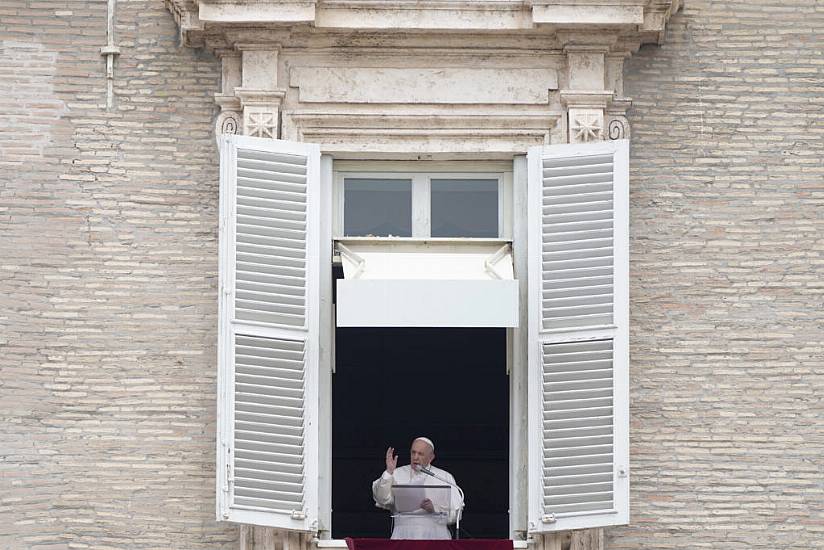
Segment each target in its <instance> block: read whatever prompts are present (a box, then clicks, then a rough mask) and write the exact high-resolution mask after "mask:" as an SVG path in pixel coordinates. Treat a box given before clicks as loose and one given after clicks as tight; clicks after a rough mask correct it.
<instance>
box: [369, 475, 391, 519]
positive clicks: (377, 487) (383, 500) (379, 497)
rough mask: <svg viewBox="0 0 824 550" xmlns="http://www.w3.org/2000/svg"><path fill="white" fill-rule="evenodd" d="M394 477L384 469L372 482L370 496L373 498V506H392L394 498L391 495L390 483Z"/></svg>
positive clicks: (387, 507) (389, 507)
mask: <svg viewBox="0 0 824 550" xmlns="http://www.w3.org/2000/svg"><path fill="white" fill-rule="evenodd" d="M393 483H394V478H393V477H392V475H391V474H390V473H389V472H386V471H384V472H383V474H382V475H381V477H379V478H378V479H376V480H375V481H373V482H372V497H373V498H374V499H375V506H377V507H379V508H386V509H387V510H389V509H391V508H392V504H393V503H394V501H395V499H394V497H393V496H392V484H393Z"/></svg>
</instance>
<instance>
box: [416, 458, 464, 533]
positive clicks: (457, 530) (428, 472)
mask: <svg viewBox="0 0 824 550" xmlns="http://www.w3.org/2000/svg"><path fill="white" fill-rule="evenodd" d="M418 471H419V472H422V473H424V474H426V475H428V476H432V477H434V478H435V479H437V480H438V481H442V482H443V483H446V484H448V485H451V486H453V487H454V488H456V489H457V490H458V496H460V497H461V505H460V507H459V508H458V509H457V510H456V514H457V516H456V523H455V534H456V536H457V538H460V531H461V516H462V515H463V508H464V506H465V504H466V497H465V496H464V492H463V490H462V489H461V488H460V487H458V484H457V483H455V482H453V481H449V480H448V479H444V478H443V477H441V476H439V475H438V474H436V473H435V472H433V471H432V470H430V469H429V468H427V467H426V466H419V468H418Z"/></svg>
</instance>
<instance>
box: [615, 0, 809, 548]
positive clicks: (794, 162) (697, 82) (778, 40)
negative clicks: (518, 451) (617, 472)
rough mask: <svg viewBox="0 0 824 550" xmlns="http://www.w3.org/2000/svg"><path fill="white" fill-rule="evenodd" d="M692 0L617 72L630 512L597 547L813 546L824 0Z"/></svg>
mask: <svg viewBox="0 0 824 550" xmlns="http://www.w3.org/2000/svg"><path fill="white" fill-rule="evenodd" d="M686 4H687V5H686V7H685V9H684V10H683V11H682V12H681V13H679V14H677V15H676V16H675V17H674V18H673V19H672V20H671V22H670V24H669V26H668V33H667V38H666V41H665V44H664V45H663V46H662V47H660V48H659V47H645V48H643V49H642V50H641V51H640V52H639V53H638V54H636V55H635V56H634V57H633V58H632V59H631V60H630V61H629V63H628V66H627V67H626V71H625V83H624V86H625V90H626V93H627V95H628V96H630V97H632V98H634V100H635V101H634V104H633V109H632V112H631V120H632V123H633V127H632V130H633V136H632V138H633V139H632V180H631V181H632V183H631V185H632V191H631V201H632V202H631V206H632V212H631V224H632V225H631V239H632V240H631V246H632V249H631V250H632V252H631V254H632V255H631V267H630V269H631V280H632V286H631V289H630V291H631V304H632V310H631V322H632V332H631V337H632V340H631V342H632V347H631V354H632V367H631V376H632V378H631V392H632V393H631V398H632V401H631V413H632V425H631V430H632V432H631V460H632V473H631V484H632V485H631V487H632V496H631V506H632V508H631V510H632V525H631V526H630V527H628V528H622V529H610V530H607V538H608V545H607V546H608V548H610V549H619V548H620V549H624V548H626V549H637V548H655V549H669V548H679V549H696V548H715V549H722V548H723V549H737V548H740V549H753V548H763V549H770V550H772V549H776V548H782V549H787V548H798V549H801V548H804V549H810V548H824V484H823V483H822V480H824V458H822V457H824V254H822V253H823V252H824V160H822V159H823V158H824V5H822V4H821V3H820V2H809V1H807V0H794V1H779V0H771V1H765V0H761V1H753V0H746V1H743V0H742V1H725V2H718V1H700V0H688V1H687V2H686Z"/></svg>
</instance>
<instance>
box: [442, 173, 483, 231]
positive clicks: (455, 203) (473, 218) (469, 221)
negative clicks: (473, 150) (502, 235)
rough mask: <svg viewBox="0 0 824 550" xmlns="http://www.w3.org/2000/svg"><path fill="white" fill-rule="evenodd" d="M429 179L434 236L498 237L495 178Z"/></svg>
mask: <svg viewBox="0 0 824 550" xmlns="http://www.w3.org/2000/svg"><path fill="white" fill-rule="evenodd" d="M431 183H432V191H431V193H432V197H431V200H432V236H433V237H492V238H495V237H498V180H496V179H448V180H447V179H433V180H432V182H431Z"/></svg>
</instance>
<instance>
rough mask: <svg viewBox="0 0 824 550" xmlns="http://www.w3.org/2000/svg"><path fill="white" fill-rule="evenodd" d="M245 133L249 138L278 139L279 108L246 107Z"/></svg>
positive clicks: (244, 112)
mask: <svg viewBox="0 0 824 550" xmlns="http://www.w3.org/2000/svg"><path fill="white" fill-rule="evenodd" d="M243 133H244V134H245V135H247V136H254V137H264V138H272V139H277V137H278V107H277V106H274V107H269V106H263V105H262V106H251V105H250V106H247V107H244V109H243Z"/></svg>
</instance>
